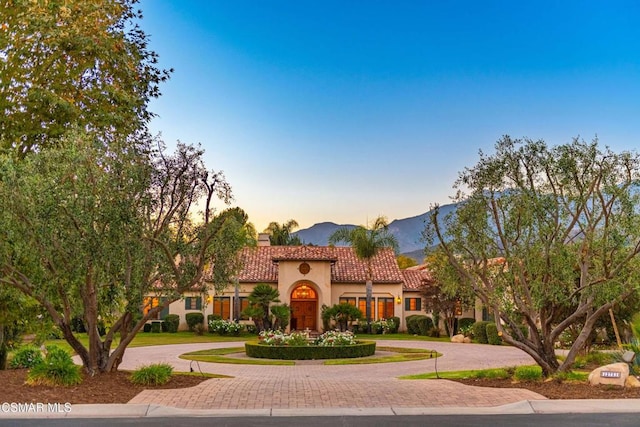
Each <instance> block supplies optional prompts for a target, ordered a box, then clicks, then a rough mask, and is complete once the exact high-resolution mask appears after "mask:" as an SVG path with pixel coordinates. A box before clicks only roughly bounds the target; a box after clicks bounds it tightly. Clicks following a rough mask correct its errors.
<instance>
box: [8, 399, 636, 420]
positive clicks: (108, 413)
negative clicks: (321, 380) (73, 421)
mask: <svg viewBox="0 0 640 427" xmlns="http://www.w3.org/2000/svg"><path fill="white" fill-rule="evenodd" d="M6 409H7V408H4V409H2V410H1V411H0V419H18V418H19V419H24V418H158V417H162V418H167V417H239V416H242V417H247V416H249V417H293V416H314V417H322V416H376V415H386V416H389V415H451V414H456V415H500V414H505V415H517V414H572V413H640V399H618V400H614V399H601V400H525V401H521V402H517V403H511V404H508V405H502V406H482V407H468V406H466V407H419V408H406V407H374V408H266V409H186V408H172V407H168V406H161V405H152V404H106V405H72V407H71V410H70V411H69V412H64V411H60V410H59V409H57V410H51V411H50V410H49V408H47V406H46V405H45V406H44V408H41V410H32V411H13V412H12V411H11V410H6Z"/></svg>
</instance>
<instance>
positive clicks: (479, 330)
mask: <svg viewBox="0 0 640 427" xmlns="http://www.w3.org/2000/svg"><path fill="white" fill-rule="evenodd" d="M489 323H490V322H487V321H481V322H476V323H474V324H473V338H474V339H475V340H476V341H477V342H479V343H480V344H488V343H489V341H488V340H487V324H489Z"/></svg>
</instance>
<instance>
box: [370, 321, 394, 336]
mask: <svg viewBox="0 0 640 427" xmlns="http://www.w3.org/2000/svg"><path fill="white" fill-rule="evenodd" d="M392 327H393V323H391V322H389V321H388V320H376V321H373V322H371V333H372V334H382V333H387V332H388V331H389V329H390V328H392Z"/></svg>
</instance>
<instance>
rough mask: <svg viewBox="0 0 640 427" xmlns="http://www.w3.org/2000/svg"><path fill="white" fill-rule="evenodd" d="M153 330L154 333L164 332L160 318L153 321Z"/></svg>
mask: <svg viewBox="0 0 640 427" xmlns="http://www.w3.org/2000/svg"><path fill="white" fill-rule="evenodd" d="M151 332H153V333H160V332H162V322H161V321H160V320H154V321H152V322H151Z"/></svg>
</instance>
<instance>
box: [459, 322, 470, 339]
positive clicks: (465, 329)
mask: <svg viewBox="0 0 640 427" xmlns="http://www.w3.org/2000/svg"><path fill="white" fill-rule="evenodd" d="M458 333H459V334H462V335H464V336H465V337H470V336H471V335H473V325H466V326H460V327H459V328H458Z"/></svg>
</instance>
